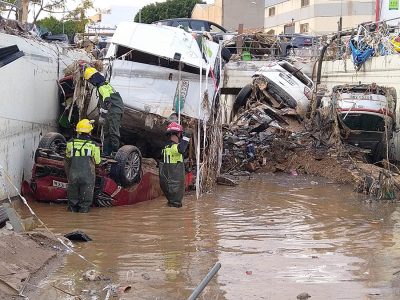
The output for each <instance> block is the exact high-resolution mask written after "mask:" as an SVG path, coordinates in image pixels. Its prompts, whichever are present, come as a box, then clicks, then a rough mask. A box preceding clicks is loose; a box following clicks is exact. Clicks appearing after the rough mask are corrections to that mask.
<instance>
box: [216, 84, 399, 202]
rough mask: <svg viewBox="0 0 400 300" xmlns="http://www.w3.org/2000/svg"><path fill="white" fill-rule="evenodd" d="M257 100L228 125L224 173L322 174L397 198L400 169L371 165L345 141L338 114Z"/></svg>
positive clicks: (256, 95) (253, 98) (257, 91)
mask: <svg viewBox="0 0 400 300" xmlns="http://www.w3.org/2000/svg"><path fill="white" fill-rule="evenodd" d="M263 95H264V97H260V89H259V88H258V87H255V86H254V84H253V92H252V96H251V97H250V98H249V99H248V101H247V104H246V105H245V106H243V107H241V108H240V109H239V110H238V112H237V117H236V118H235V120H234V121H233V122H231V124H229V125H227V126H225V127H224V152H223V164H222V169H221V173H223V174H224V175H245V174H248V173H251V172H284V173H287V174H291V175H294V176H296V175H298V174H308V175H314V176H321V177H325V178H328V179H330V180H333V181H335V182H338V183H346V184H352V185H354V186H355V188H356V190H357V191H359V192H363V193H365V194H371V195H373V196H374V197H376V198H379V199H394V198H395V197H396V194H397V192H398V191H399V190H400V189H399V187H400V184H399V183H400V180H399V179H398V178H399V176H398V174H399V172H398V169H397V168H396V167H395V166H394V165H392V164H390V163H389V162H387V161H385V160H384V161H381V162H379V163H377V164H371V163H369V160H368V158H369V156H368V155H369V151H368V150H366V149H362V148H359V147H355V146H352V145H349V144H346V143H344V142H343V141H342V138H341V137H342V135H343V132H342V131H343V129H342V128H341V127H340V118H339V117H338V114H334V115H331V117H330V118H326V119H324V120H320V119H319V118H320V115H319V114H315V113H310V112H309V113H307V114H304V115H303V114H302V113H300V112H297V109H296V108H290V107H288V105H287V104H286V103H285V102H283V101H280V99H276V98H274V97H272V96H271V95H270V94H268V93H265V92H264V93H263ZM398 182H399V183H398Z"/></svg>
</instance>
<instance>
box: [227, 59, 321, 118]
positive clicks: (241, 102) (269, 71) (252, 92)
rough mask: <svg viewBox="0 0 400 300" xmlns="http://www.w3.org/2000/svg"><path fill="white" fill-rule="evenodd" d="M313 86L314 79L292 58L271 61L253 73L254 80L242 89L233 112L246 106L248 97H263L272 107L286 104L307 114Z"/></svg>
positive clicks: (301, 113)
mask: <svg viewBox="0 0 400 300" xmlns="http://www.w3.org/2000/svg"><path fill="white" fill-rule="evenodd" d="M313 88H314V83H313V81H312V80H311V79H310V78H309V77H308V76H307V75H305V74H304V73H303V72H301V70H300V69H297V68H295V67H294V66H293V65H292V64H290V63H289V62H287V61H272V62H268V63H267V64H266V65H265V66H263V67H261V68H260V69H259V70H258V71H257V72H256V73H255V74H254V75H253V83H252V84H248V85H246V86H245V87H243V88H242V90H241V91H240V92H239V94H238V95H237V97H236V101H235V104H234V113H236V112H237V111H238V109H239V108H240V107H244V106H246V104H247V100H248V99H249V98H251V97H253V98H254V97H256V98H257V97H264V98H267V99H268V102H269V103H270V104H271V105H272V106H273V107H275V108H283V107H287V108H290V109H293V110H295V113H296V114H297V115H299V116H300V117H304V116H305V114H306V113H307V111H308V109H309V106H310V100H311V98H312V91H313ZM257 94H258V95H257Z"/></svg>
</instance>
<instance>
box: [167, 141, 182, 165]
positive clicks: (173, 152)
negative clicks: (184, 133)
mask: <svg viewBox="0 0 400 300" xmlns="http://www.w3.org/2000/svg"><path fill="white" fill-rule="evenodd" d="M163 157H164V163H169V164H176V163H179V162H183V155H182V154H180V153H179V151H178V144H173V145H171V146H170V145H168V146H166V147H165V148H164V149H163Z"/></svg>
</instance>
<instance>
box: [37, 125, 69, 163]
mask: <svg viewBox="0 0 400 300" xmlns="http://www.w3.org/2000/svg"><path fill="white" fill-rule="evenodd" d="M66 142H67V141H66V139H65V137H64V136H63V135H62V134H60V133H58V132H48V133H46V134H45V135H44V136H43V137H42V138H41V139H40V141H39V145H38V149H36V151H35V156H34V161H35V163H36V162H37V158H38V156H39V152H38V151H39V148H41V149H47V150H53V151H54V152H56V153H58V154H61V153H59V151H60V150H61V149H60V145H65V144H66Z"/></svg>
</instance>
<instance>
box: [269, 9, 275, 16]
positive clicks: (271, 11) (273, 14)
mask: <svg viewBox="0 0 400 300" xmlns="http://www.w3.org/2000/svg"><path fill="white" fill-rule="evenodd" d="M268 13H269V16H270V17H272V16H275V7H271V8H270V9H269V10H268Z"/></svg>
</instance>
